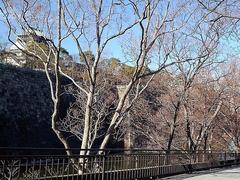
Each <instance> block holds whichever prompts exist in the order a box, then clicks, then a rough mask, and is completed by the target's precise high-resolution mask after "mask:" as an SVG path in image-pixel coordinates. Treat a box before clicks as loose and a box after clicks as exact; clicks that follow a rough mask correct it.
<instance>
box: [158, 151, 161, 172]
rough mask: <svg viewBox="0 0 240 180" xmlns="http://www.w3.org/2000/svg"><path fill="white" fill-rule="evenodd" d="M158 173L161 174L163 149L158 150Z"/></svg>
mask: <svg viewBox="0 0 240 180" xmlns="http://www.w3.org/2000/svg"><path fill="white" fill-rule="evenodd" d="M158 175H159V176H160V175H161V151H158Z"/></svg>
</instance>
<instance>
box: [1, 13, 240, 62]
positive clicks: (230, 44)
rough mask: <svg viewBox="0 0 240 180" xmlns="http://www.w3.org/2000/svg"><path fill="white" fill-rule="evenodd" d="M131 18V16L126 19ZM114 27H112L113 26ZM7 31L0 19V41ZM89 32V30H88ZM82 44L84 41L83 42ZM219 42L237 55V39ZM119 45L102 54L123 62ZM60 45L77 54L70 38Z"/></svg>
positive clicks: (110, 46) (114, 42)
mask: <svg viewBox="0 0 240 180" xmlns="http://www.w3.org/2000/svg"><path fill="white" fill-rule="evenodd" d="M126 15H128V13H126ZM1 16H2V14H1V13H0V19H2V17H1ZM126 20H127V21H128V20H131V18H128V19H126ZM113 29H114V28H113ZM7 32H8V28H7V26H6V25H5V24H4V23H3V22H1V21H0V42H3V43H5V42H8V40H7ZM89 33H91V32H89ZM133 33H135V34H137V31H134V30H133ZM15 38H16V37H13V39H15ZM127 41H128V39H127V40H126V42H127ZM129 43H132V42H131V40H130V39H129ZM83 44H84V43H83ZM221 44H222V47H221V48H222V52H223V53H224V54H225V55H226V54H229V53H230V52H231V53H233V54H235V55H236V56H239V55H238V52H239V50H240V49H239V47H238V44H239V43H238V41H237V40H236V39H226V38H225V39H224V38H223V39H222V40H221ZM121 45H122V42H121V40H120V41H117V40H113V41H111V42H110V43H109V44H108V45H107V47H106V50H105V52H104V56H106V57H108V58H110V57H115V58H117V59H120V60H121V61H122V62H124V60H125V56H124V54H123V52H122V49H121ZM62 47H64V48H65V49H67V50H68V51H69V53H70V54H72V55H74V54H77V52H78V51H77V47H76V46H75V44H74V43H73V42H72V39H71V38H68V39H66V40H64V41H63V43H62Z"/></svg>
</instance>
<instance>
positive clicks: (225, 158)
mask: <svg viewBox="0 0 240 180" xmlns="http://www.w3.org/2000/svg"><path fill="white" fill-rule="evenodd" d="M224 161H225V162H226V161H227V152H226V151H224Z"/></svg>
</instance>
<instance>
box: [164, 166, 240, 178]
mask: <svg viewBox="0 0 240 180" xmlns="http://www.w3.org/2000/svg"><path fill="white" fill-rule="evenodd" d="M183 179H186V180H237V179H239V180H240V167H231V168H227V169H213V170H207V171H198V172H193V173H192V174H181V175H177V176H171V177H166V178H162V179H161V180H183Z"/></svg>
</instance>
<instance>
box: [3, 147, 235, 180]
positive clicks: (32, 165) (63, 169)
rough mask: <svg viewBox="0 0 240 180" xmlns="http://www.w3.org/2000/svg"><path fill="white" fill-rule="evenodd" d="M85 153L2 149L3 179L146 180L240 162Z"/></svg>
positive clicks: (220, 156) (217, 157) (225, 156)
mask: <svg viewBox="0 0 240 180" xmlns="http://www.w3.org/2000/svg"><path fill="white" fill-rule="evenodd" d="M73 151H76V152H79V150H77V149H75V150H74V149H73ZM86 151H89V152H90V153H89V155H84V156H80V155H77V154H76V155H73V156H67V155H64V154H63V153H64V151H63V149H29V148H26V149H9V148H0V179H3V180H5V179H6V180H10V179H14V180H15V179H69V180H70V179H84V180H85V179H86V180H87V179H89V180H95V179H96V180H98V179H99V180H100V179H101V180H125V179H126V180H127V179H143V178H149V177H152V178H156V177H162V176H166V175H172V174H179V173H185V172H191V171H194V170H201V169H208V168H213V167H219V166H226V165H232V164H237V163H239V155H238V154H237V153H227V152H214V151H211V152H210V151H209V152H203V151H198V152H196V153H188V152H187V151H171V152H169V153H166V152H165V151H162V150H122V149H107V150H101V151H102V154H100V155H99V154H97V152H99V150H98V149H95V150H94V149H92V150H86ZM24 152H28V154H26V153H24ZM41 153H42V155H39V154H41ZM36 154H37V155H36Z"/></svg>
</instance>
